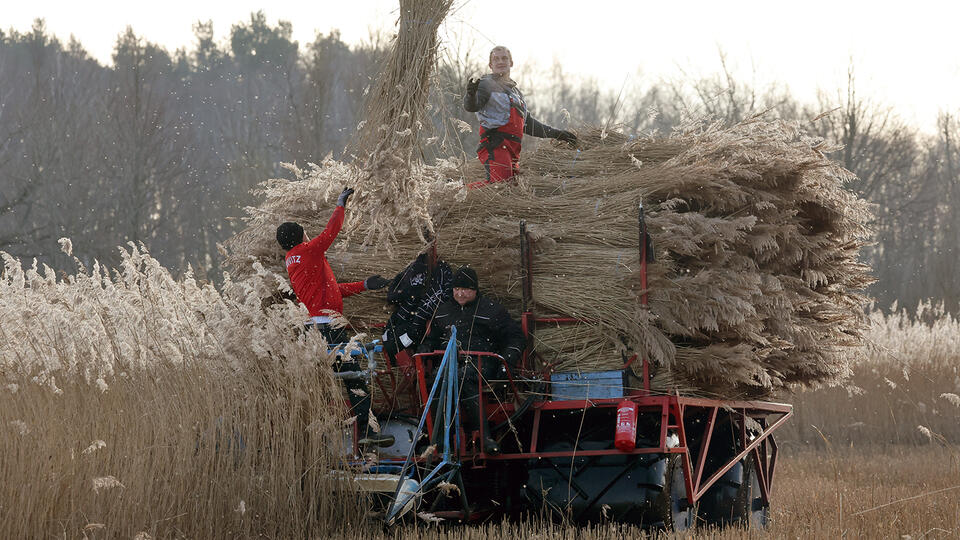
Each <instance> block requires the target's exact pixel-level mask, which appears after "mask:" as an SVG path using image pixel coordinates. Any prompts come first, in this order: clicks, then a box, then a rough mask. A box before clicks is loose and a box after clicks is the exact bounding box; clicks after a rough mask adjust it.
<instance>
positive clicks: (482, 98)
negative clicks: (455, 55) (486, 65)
mask: <svg viewBox="0 0 960 540" xmlns="http://www.w3.org/2000/svg"><path fill="white" fill-rule="evenodd" d="M491 93H493V81H491V80H490V79H488V78H486V77H484V78H482V79H470V82H468V83H467V92H466V93H465V94H464V95H463V108H464V109H465V110H466V111H467V112H477V111H479V110H480V109H482V108H483V107H484V105H486V104H487V102H488V101H490V94H491Z"/></svg>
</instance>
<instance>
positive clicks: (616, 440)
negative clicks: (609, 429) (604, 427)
mask: <svg viewBox="0 0 960 540" xmlns="http://www.w3.org/2000/svg"><path fill="white" fill-rule="evenodd" d="M613 445H614V446H616V447H617V450H620V451H621V452H631V451H633V449H634V448H636V446H637V404H636V403H634V402H632V401H630V400H628V399H627V400H623V401H621V402H620V405H618V406H617V433H616V435H614V437H613Z"/></svg>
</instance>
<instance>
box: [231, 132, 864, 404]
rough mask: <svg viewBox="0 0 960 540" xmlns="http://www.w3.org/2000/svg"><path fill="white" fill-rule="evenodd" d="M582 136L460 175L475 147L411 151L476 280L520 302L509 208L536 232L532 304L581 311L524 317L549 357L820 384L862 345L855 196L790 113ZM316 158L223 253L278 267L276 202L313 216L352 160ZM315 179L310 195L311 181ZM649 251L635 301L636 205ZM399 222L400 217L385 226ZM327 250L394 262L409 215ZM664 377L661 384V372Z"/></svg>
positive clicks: (354, 316)
mask: <svg viewBox="0 0 960 540" xmlns="http://www.w3.org/2000/svg"><path fill="white" fill-rule="evenodd" d="M579 136H580V148H579V149H574V148H572V147H568V146H565V145H562V144H559V143H547V144H542V145H541V146H540V148H539V149H538V150H537V151H536V152H534V153H532V154H531V155H529V156H525V158H524V160H523V161H522V162H521V163H522V169H521V171H522V174H521V176H520V178H519V179H517V180H514V181H510V182H505V183H501V184H496V185H489V186H483V187H480V188H475V189H466V188H464V187H463V186H464V184H465V183H468V182H470V181H473V180H476V179H477V178H479V177H481V175H482V170H481V169H480V168H479V166H478V165H477V164H475V162H469V163H466V164H463V163H457V162H454V161H451V162H441V163H439V164H437V165H436V166H424V165H418V166H416V167H413V168H412V169H411V175H412V176H411V177H412V178H413V179H415V181H416V182H417V184H418V185H419V186H420V189H423V190H424V192H425V193H428V194H429V196H428V198H427V211H428V213H429V215H430V216H431V218H432V221H433V225H434V227H435V230H436V235H437V240H436V241H437V249H438V252H439V254H440V256H441V257H442V258H444V259H445V260H447V261H449V262H450V263H451V264H454V265H456V264H469V265H471V266H473V267H474V268H476V269H477V271H478V272H479V274H480V279H481V288H482V289H483V290H484V291H485V292H486V293H488V294H491V295H492V296H494V297H496V298H497V299H499V300H500V301H502V302H503V303H504V304H505V305H507V307H508V308H509V309H510V310H511V312H512V313H513V314H514V315H515V316H517V315H519V308H520V303H521V298H522V287H521V273H520V271H521V268H520V229H519V222H520V220H521V219H522V220H526V222H527V224H528V225H527V227H528V231H529V232H530V236H531V238H532V240H533V241H532V246H533V250H534V257H533V273H532V279H533V284H534V291H533V296H534V300H535V303H534V306H533V309H534V311H535V312H536V314H537V315H538V316H544V315H560V316H566V317H574V318H578V319H581V320H582V321H583V322H581V323H580V324H575V325H540V326H538V328H537V329H536V332H535V336H534V339H533V343H532V344H533V346H534V348H535V349H536V351H537V353H538V356H539V361H540V362H541V363H542V365H541V367H548V368H549V369H553V370H555V371H571V370H581V371H595V370H604V369H616V368H618V367H620V366H622V365H623V359H624V355H627V356H630V355H632V354H633V353H634V352H636V353H639V354H641V355H646V356H647V357H648V358H649V359H650V361H651V362H652V363H653V364H654V366H655V368H656V369H657V371H658V373H659V375H658V379H657V380H659V381H666V382H663V383H662V384H664V385H671V384H676V385H679V386H682V387H683V388H686V389H688V390H690V391H694V392H696V393H698V394H707V393H709V394H713V395H722V396H729V397H735V396H753V397H765V396H770V395H772V394H774V393H776V392H778V391H779V390H782V389H784V388H788V387H794V386H809V385H820V384H829V383H834V382H837V381H840V380H842V379H843V378H844V377H845V376H846V375H848V373H849V365H850V362H851V361H852V360H853V359H854V358H855V357H856V356H857V355H859V354H861V347H860V345H861V333H862V331H863V329H864V326H865V318H864V314H863V313H864V312H863V306H864V304H865V302H866V299H865V297H864V296H863V295H862V291H863V289H864V288H865V287H866V286H867V285H869V283H870V282H871V280H872V278H871V276H870V274H869V269H868V268H867V267H865V266H864V265H863V264H861V263H860V262H858V261H857V255H858V252H859V249H860V248H861V246H863V245H864V243H865V242H866V241H867V240H868V230H867V228H866V227H865V225H864V224H865V223H866V222H867V220H868V219H869V216H870V214H869V210H870V209H869V207H868V205H867V204H866V203H865V202H864V201H862V200H860V199H858V198H857V197H856V196H855V195H854V194H853V193H851V192H849V191H847V190H846V189H844V184H845V183H847V182H849V181H850V180H852V179H853V175H852V173H850V172H849V171H846V170H845V169H843V168H842V167H840V166H839V165H837V164H836V163H835V162H833V161H831V160H829V159H827V158H826V157H825V155H824V152H826V151H829V150H832V148H828V147H827V146H826V145H825V144H824V143H823V142H822V141H817V140H809V139H807V138H805V137H804V136H803V135H802V134H801V132H800V131H799V129H798V126H797V125H796V124H792V123H787V122H782V121H776V120H773V121H770V120H765V119H762V118H753V119H750V120H748V121H745V122H742V123H739V124H736V125H734V126H730V127H722V126H719V125H704V124H695V125H690V126H685V127H684V129H681V130H678V131H676V132H675V133H674V134H672V135H670V136H668V137H660V138H642V139H628V138H627V137H626V136H624V135H623V134H621V133H618V132H615V131H606V130H597V129H592V130H589V129H582V130H581V133H580V134H579ZM356 169H357V168H356V166H351V165H345V164H343V163H339V162H333V161H327V162H325V163H323V164H321V165H318V166H313V168H312V169H311V170H309V171H296V172H297V176H298V179H297V180H294V181H285V180H273V181H271V182H269V183H268V184H266V185H265V187H264V194H265V196H266V197H265V198H266V200H265V202H264V204H263V205H262V206H261V207H260V208H259V209H257V210H255V211H254V212H253V213H252V215H251V216H250V218H248V225H249V227H248V228H247V230H246V231H244V232H243V233H241V234H240V235H239V236H238V237H236V238H235V239H234V240H233V241H232V243H231V247H232V251H233V254H232V259H231V260H232V262H233V263H234V264H235V265H236V266H238V267H241V268H242V267H245V266H246V267H249V265H250V262H251V261H254V260H256V261H260V262H261V263H262V264H263V265H264V266H265V267H267V268H268V269H270V270H272V271H275V272H277V273H279V274H281V275H282V274H283V273H284V270H283V266H282V264H281V261H282V253H281V252H280V250H279V248H278V247H277V246H276V242H275V240H274V238H273V233H274V230H275V227H276V225H277V224H279V223H280V222H282V221H285V220H288V219H296V220H298V221H300V222H301V223H302V224H303V225H304V226H305V227H306V229H307V230H308V232H313V233H316V232H319V230H321V229H322V228H323V226H324V225H325V223H326V219H327V217H328V216H329V214H330V211H331V209H332V204H331V203H332V194H334V193H335V192H338V191H339V188H340V187H341V186H342V185H343V184H344V183H345V182H349V180H350V179H351V178H356V177H357V175H358V174H360V173H359V172H358V171H357V170H356ZM325 195H326V196H325ZM641 202H642V203H643V206H644V208H645V214H646V223H647V226H648V229H649V232H650V234H651V236H652V239H653V245H654V251H655V255H656V262H654V263H652V264H650V265H649V266H648V275H649V283H648V291H649V304H648V306H643V305H641V302H640V297H641V294H642V293H643V292H644V291H643V290H642V289H641V286H640V273H639V270H640V265H639V250H638V224H637V213H638V206H639V204H640V203H641ZM398 230H399V229H398ZM338 244H339V245H336V246H335V247H334V249H333V250H332V251H331V252H328V258H329V259H330V261H331V264H332V265H333V267H334V272H335V273H336V274H337V276H338V278H339V279H341V280H354V279H362V278H363V277H365V276H367V275H370V274H374V273H379V274H383V275H385V276H392V275H393V274H394V273H395V272H397V271H399V270H401V269H402V268H403V267H404V266H405V265H406V264H407V263H408V262H409V261H410V260H412V259H413V258H414V257H415V256H416V254H417V253H419V252H420V251H421V250H422V249H424V246H425V245H424V243H423V241H422V240H420V238H419V234H418V233H417V232H416V231H413V230H411V228H410V227H407V229H406V232H405V233H401V234H397V235H396V240H395V243H394V244H393V246H392V249H391V252H390V253H389V254H387V253H384V252H383V250H381V252H380V253H379V254H374V250H373V249H371V248H370V246H364V245H363V244H362V242H359V241H351V240H346V241H344V240H343V239H341V241H340V242H338ZM345 311H346V316H347V318H348V319H349V320H350V321H351V323H352V324H353V325H354V326H355V327H356V328H358V329H362V328H364V327H366V326H368V325H371V324H375V323H380V322H383V321H385V320H386V318H387V317H388V316H389V313H390V312H389V308H388V306H385V304H384V302H383V296H382V294H378V293H369V292H368V293H364V294H362V295H357V296H354V297H351V298H348V299H347V300H346V301H345ZM664 389H667V388H664Z"/></svg>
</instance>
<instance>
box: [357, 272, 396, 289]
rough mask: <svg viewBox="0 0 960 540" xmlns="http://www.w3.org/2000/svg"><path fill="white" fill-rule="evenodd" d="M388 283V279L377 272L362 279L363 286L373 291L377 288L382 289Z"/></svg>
mask: <svg viewBox="0 0 960 540" xmlns="http://www.w3.org/2000/svg"><path fill="white" fill-rule="evenodd" d="M389 284H390V280H389V279H387V278H385V277H383V276H380V275H379V274H377V275H373V276H370V277H368V278H367V279H365V280H363V288H364V289H366V290H368V291H375V290H377V289H382V288H384V287H386V286H387V285H389Z"/></svg>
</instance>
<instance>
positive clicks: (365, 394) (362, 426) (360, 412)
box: [305, 323, 370, 437]
mask: <svg viewBox="0 0 960 540" xmlns="http://www.w3.org/2000/svg"><path fill="white" fill-rule="evenodd" d="M305 327H306V329H307V330H317V331H319V332H320V335H322V336H323V337H324V339H326V340H327V343H328V344H330V345H333V344H335V343H346V342H348V341H350V340H349V339H348V338H347V331H346V329H345V328H343V327H341V328H333V327H331V326H330V325H329V324H326V323H323V324H315V323H309V324H306V325H305ZM363 369H366V366H362V367H361V366H360V364H359V362H354V361H352V360H350V359H349V358H348V359H347V360H346V361H344V359H343V358H341V357H339V356H338V357H337V360H336V362H334V363H333V371H334V372H336V373H342V372H344V371H362V370H363ZM343 386H345V387H346V388H347V398H348V399H349V400H350V412H351V413H353V414H355V415H357V428H358V430H357V433H359V434H360V437H364V436H366V433H367V431H366V430H367V425H368V423H369V421H370V418H369V417H370V389H369V387H367V381H365V380H363V379H343ZM354 390H356V392H354ZM358 394H359V395H358Z"/></svg>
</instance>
